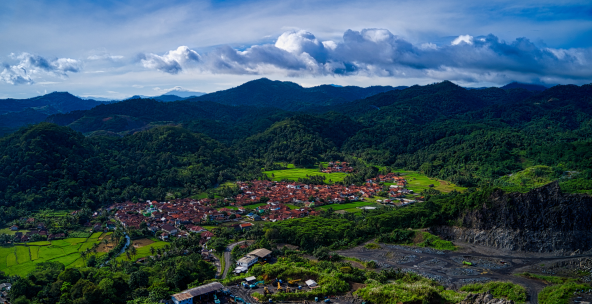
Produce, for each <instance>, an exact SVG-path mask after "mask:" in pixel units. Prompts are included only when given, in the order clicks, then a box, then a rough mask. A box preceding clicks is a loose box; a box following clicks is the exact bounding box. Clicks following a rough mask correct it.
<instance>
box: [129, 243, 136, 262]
mask: <svg viewBox="0 0 592 304" xmlns="http://www.w3.org/2000/svg"><path fill="white" fill-rule="evenodd" d="M130 252H131V254H132V256H133V257H134V260H135V259H136V254H137V253H138V250H137V249H136V247H134V246H133V245H131V246H130Z"/></svg>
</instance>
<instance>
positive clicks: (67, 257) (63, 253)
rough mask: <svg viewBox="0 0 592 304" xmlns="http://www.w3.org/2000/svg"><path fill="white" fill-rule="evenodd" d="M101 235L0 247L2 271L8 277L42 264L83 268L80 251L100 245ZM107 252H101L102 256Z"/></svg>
mask: <svg viewBox="0 0 592 304" xmlns="http://www.w3.org/2000/svg"><path fill="white" fill-rule="evenodd" d="M100 236H101V233H96V234H94V235H93V237H94V238H89V239H86V238H67V239H63V240H54V241H51V242H48V241H41V242H32V243H29V244H27V245H16V246H3V247H0V270H2V271H3V272H5V273H6V274H8V275H21V276H22V275H25V274H27V273H28V272H30V271H32V270H34V269H35V265H36V264H37V263H41V262H47V261H54V262H60V263H62V264H64V265H66V267H73V266H83V265H84V261H83V260H82V258H81V257H80V251H81V250H84V249H86V248H91V247H92V246H93V245H94V244H96V243H99V242H100V241H99V237H100ZM104 254H106V253H105V252H99V253H98V254H97V255H98V256H101V255H104Z"/></svg>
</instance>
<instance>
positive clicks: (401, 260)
mask: <svg viewBox="0 0 592 304" xmlns="http://www.w3.org/2000/svg"><path fill="white" fill-rule="evenodd" d="M380 257H381V258H383V259H387V260H389V261H392V262H394V263H396V264H405V263H410V262H413V261H415V260H416V259H417V256H416V255H414V254H408V255H403V254H392V253H391V252H387V253H383V254H381V255H380Z"/></svg>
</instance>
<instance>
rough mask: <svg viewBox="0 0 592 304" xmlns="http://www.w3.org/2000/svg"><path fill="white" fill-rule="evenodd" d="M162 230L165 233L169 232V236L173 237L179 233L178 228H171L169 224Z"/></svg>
mask: <svg viewBox="0 0 592 304" xmlns="http://www.w3.org/2000/svg"><path fill="white" fill-rule="evenodd" d="M160 228H161V229H162V230H163V231H165V232H167V233H168V234H171V235H175V234H176V233H177V232H178V230H177V228H175V227H173V226H171V225H169V224H164V225H162V227H160Z"/></svg>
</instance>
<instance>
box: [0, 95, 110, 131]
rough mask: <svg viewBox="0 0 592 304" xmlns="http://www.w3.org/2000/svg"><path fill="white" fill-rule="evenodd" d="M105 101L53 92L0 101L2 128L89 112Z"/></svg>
mask: <svg viewBox="0 0 592 304" xmlns="http://www.w3.org/2000/svg"><path fill="white" fill-rule="evenodd" d="M104 103H106V102H105V101H96V100H92V99H82V98H79V97H76V96H74V95H72V94H70V93H68V92H53V93H50V94H47V95H43V96H38V97H33V98H28V99H11V98H9V99H0V127H10V128H16V127H20V126H23V125H26V124H32V123H38V122H41V121H43V120H44V119H45V118H47V117H48V116H49V115H52V114H57V113H68V112H71V111H76V110H87V109H91V108H93V107H96V106H98V105H100V104H104Z"/></svg>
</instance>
